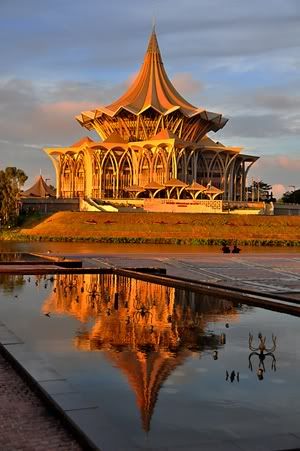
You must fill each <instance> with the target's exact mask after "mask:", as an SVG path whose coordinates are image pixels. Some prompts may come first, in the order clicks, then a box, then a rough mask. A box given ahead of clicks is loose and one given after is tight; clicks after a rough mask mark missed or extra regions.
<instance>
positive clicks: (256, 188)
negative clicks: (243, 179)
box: [246, 180, 272, 202]
mask: <svg viewBox="0 0 300 451" xmlns="http://www.w3.org/2000/svg"><path fill="white" fill-rule="evenodd" d="M271 189H272V186H271V185H269V184H268V183H265V182H263V181H262V180H260V181H256V180H253V181H252V184H251V185H250V186H248V187H247V188H246V190H247V198H248V200H249V201H251V200H252V201H254V202H255V201H259V200H267V199H269V197H270V193H269V192H270V191H271Z"/></svg>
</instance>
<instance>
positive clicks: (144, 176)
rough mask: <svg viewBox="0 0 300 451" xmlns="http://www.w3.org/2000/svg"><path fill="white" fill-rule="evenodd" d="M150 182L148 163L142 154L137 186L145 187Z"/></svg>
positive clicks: (145, 156)
mask: <svg viewBox="0 0 300 451" xmlns="http://www.w3.org/2000/svg"><path fill="white" fill-rule="evenodd" d="M149 182H150V161H149V158H148V156H147V155H146V154H145V153H144V154H143V156H142V159H141V161H140V165H139V186H144V185H147V183H149Z"/></svg>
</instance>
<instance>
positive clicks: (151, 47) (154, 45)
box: [146, 25, 160, 55]
mask: <svg viewBox="0 0 300 451" xmlns="http://www.w3.org/2000/svg"><path fill="white" fill-rule="evenodd" d="M147 53H157V54H159V55H160V50H159V46H158V42H157V37H156V31H155V25H153V28H152V33H151V35H150V39H149V43H148V48H147V52H146V54H147Z"/></svg>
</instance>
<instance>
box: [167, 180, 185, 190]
mask: <svg viewBox="0 0 300 451" xmlns="http://www.w3.org/2000/svg"><path fill="white" fill-rule="evenodd" d="M164 185H165V186H167V187H170V186H176V187H180V188H182V187H185V186H188V185H187V183H184V182H183V181H182V180H178V179H170V180H167V181H166V182H165V183H164Z"/></svg>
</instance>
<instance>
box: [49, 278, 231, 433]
mask: <svg viewBox="0 0 300 451" xmlns="http://www.w3.org/2000/svg"><path fill="white" fill-rule="evenodd" d="M196 296H197V302H196V299H195V298H196ZM199 296H200V295H196V294H194V293H188V292H184V291H181V290H177V289H175V288H170V287H165V286H161V285H155V284H151V283H148V282H143V281H139V280H135V279H127V278H124V277H119V276H116V275H110V274H107V275H96V274H95V275H58V276H56V278H55V280H54V285H53V291H52V293H51V295H50V296H49V298H48V299H47V300H46V301H45V302H44V305H43V312H44V313H47V312H51V313H53V314H64V315H65V314H68V315H72V316H75V317H76V318H77V319H78V320H80V321H81V322H82V323H83V325H82V328H81V330H80V331H78V333H77V336H76V337H75V338H74V346H75V347H76V348H78V349H80V350H83V351H97V350H99V351H100V350H101V351H103V352H104V353H105V355H106V357H107V358H108V360H110V361H111V362H112V363H113V365H114V366H116V367H118V368H119V369H120V370H121V371H122V373H123V374H124V375H125V376H126V378H127V380H128V382H129V384H130V386H131V387H132V389H133V390H134V392H135V395H136V400H137V404H138V407H139V409H140V414H141V419H142V423H143V427H144V429H145V430H146V431H149V430H150V421H151V417H152V415H153V411H154V407H155V403H156V400H157V398H158V394H159V390H160V388H161V387H162V385H163V383H164V382H165V381H166V380H167V378H168V377H169V375H170V374H171V373H172V371H173V370H175V369H176V368H177V367H178V366H179V365H181V364H182V363H183V361H184V360H185V359H186V358H187V357H188V356H193V355H199V354H201V353H202V352H203V351H205V350H211V352H212V351H213V350H216V349H217V348H218V347H220V346H223V345H224V344H225V341H226V337H225V334H221V333H220V334H219V335H216V334H213V333H211V332H207V327H208V324H209V323H214V322H218V321H220V322H223V323H224V324H225V322H228V321H230V322H232V321H236V320H237V319H238V317H239V315H238V312H237V310H236V308H235V307H234V306H233V304H232V303H231V302H229V301H225V300H216V299H214V300H213V301H212V299H211V298H210V297H208V296H206V295H201V299H199Z"/></svg>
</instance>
